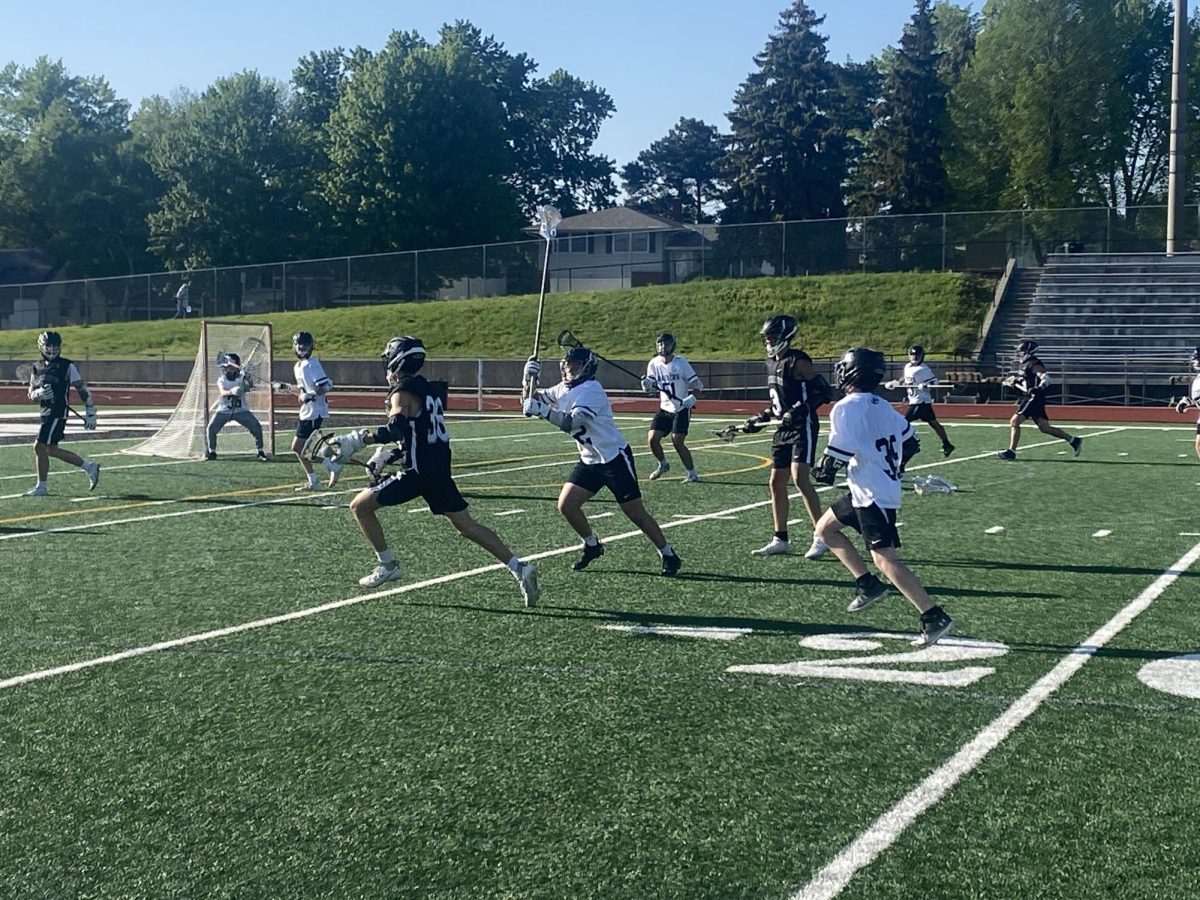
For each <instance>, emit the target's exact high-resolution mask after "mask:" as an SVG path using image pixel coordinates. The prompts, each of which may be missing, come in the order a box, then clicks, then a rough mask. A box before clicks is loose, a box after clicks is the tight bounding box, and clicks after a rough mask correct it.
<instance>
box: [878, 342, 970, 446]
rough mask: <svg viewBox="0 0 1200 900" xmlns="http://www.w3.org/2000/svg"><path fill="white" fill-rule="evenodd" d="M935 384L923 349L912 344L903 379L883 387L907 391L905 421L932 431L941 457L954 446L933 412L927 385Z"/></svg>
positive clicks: (935, 379)
mask: <svg viewBox="0 0 1200 900" xmlns="http://www.w3.org/2000/svg"><path fill="white" fill-rule="evenodd" d="M936 383H937V376H936V375H934V374H933V369H931V368H929V366H927V365H925V348H924V347H922V346H921V345H920V344H914V345H913V346H912V347H909V348H908V362H907V363H906V364H905V366H904V377H903V378H901V379H900V380H899V381H889V382H888V383H887V384H885V385H884V387H886V388H887V389H888V390H889V391H894V390H895V389H896V388H898V387H902V388H904V389H905V390H907V391H908V409H906V410H905V411H904V419H905V421H907V422H909V423H912V422H914V421H916V422H925V423H926V424H928V425H929V427H930V428H932V429H933V433H934V434H936V435H937V436H938V439H939V440H941V442H942V456H949V455H950V454H951V453H953V452H954V445H953V444H952V443H950V439H949V438H948V437H946V429H945V428H943V427H942V423H941V422H939V421H938V418H937V413H935V412H934V411H933V394H931V393H930V392H929V385H931V384H936Z"/></svg>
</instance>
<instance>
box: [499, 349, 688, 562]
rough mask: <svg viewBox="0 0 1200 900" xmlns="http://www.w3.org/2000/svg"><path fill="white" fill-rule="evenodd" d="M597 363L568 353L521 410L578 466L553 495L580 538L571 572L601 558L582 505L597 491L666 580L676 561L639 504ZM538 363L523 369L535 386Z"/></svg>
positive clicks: (584, 353)
mask: <svg viewBox="0 0 1200 900" xmlns="http://www.w3.org/2000/svg"><path fill="white" fill-rule="evenodd" d="M598 365H599V360H597V359H596V354H594V353H592V351H591V350H589V349H588V348H587V347H574V348H572V349H570V350H568V351H567V352H566V355H565V356H564V357H563V358H562V362H561V363H560V370H561V372H562V381H561V382H560V383H559V384H556V385H554V387H551V388H547V389H546V390H544V391H536V392H534V394H533V396H531V397H530V398H529V399H527V400H526V401H525V402H524V404H523V405H522V407H521V410H522V412H524V413H525V415H527V416H530V417H531V418H532V417H533V416H538V417H540V418H543V419H546V420H548V421H549V422H550V424H551V425H554V426H556V427H558V428H559V429H561V430H562V431H564V432H566V433H567V434H569V435H570V436H571V437H573V438H574V439H575V443H576V444H577V445H578V446H579V459H580V461H579V462H578V463H576V464H575V468H574V469H572V470H571V474H570V475H569V476H567V482H566V484H564V485H563V487H562V491H561V492H560V493H559V495H558V511H559V512H560V513H562V515H563V518H565V519H566V520H567V522H568V524H570V526H571V527H572V528H574V529H575V533H576V534H578V535H579V536H580V537H581V538H583V552H582V553H581V555H580V556H579V558H578V559H577V560H575V563H574V564H573V565H572V568H573V569H574V570H575V571H576V572H581V571H583V570H584V569H586V568H587V567H588V565H589V564H590V563H591V562H592V560H595V559H599V558H600V557H601V556H603V555H604V545H603V544H602V543H600V541H599V539H598V538H597V537H596V534H595V532H593V531H592V526H591V523H589V522H588V518H587V515H586V514H585V513H584V511H583V504H584V503H586V502H587V501H588V500H590V499H591V498H592V497H594V496H595V495H596V492H597V491H599V490H600V489H601V488H603V487H607V488H608V489H609V490H610V491H612V494H613V496H614V497H615V498H616V500H617V504H618V505H619V506H620V507H621V512H623V513H625V515H626V517H628V519H629V521H631V522H632V523H633V524H634V525H636V526H637V527H638V528H640V529H641V530H642V533H643V534H644V535H646V537H647V538H649V539H650V543H652V544H653V545H654V546H655V547H656V548H657V549H658V552H659V554H660V555H661V556H662V573H663V575H666V576H667V577H668V578H670V577H674V576H675V575H676V574H677V573H678V572H679V566H680V562H681V561H680V559H679V556H678V555H677V554H676V553H675V551H674V549H672V547H671V545H670V544H669V543H667V539H666V538H665V537H664V536H663V532H662V528H660V527H659V524H658V522H657V521H656V520H655V519H654V517H653V516H652V515H650V513H649V512H647V510H646V507H645V505H644V504H643V503H642V491H641V488H639V487H638V480H637V471H636V470H635V469H634V466H633V451H632V450H631V449H630V448H629V442H628V441H627V440H625V437H624V435H622V434H621V432H620V431H619V430H618V429H617V426H616V423H615V422H614V421H613V413H612V404H611V403H609V400H608V395H607V394H605V393H604V388H603V387H601V385H600V382H598V381H596V380H595V379H596V367H597V366H598ZM539 374H541V363H539V362H538V361H537V359H535V358H531V359H530V360H529V361H528V362H527V363H526V364H525V381H526V382H531V383H533V384H536V383H537V378H538V375H539Z"/></svg>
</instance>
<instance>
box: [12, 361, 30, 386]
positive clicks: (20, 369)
mask: <svg viewBox="0 0 1200 900" xmlns="http://www.w3.org/2000/svg"><path fill="white" fill-rule="evenodd" d="M33 373H34V368H33V363H21V364H20V365H19V366H17V372H16V375H17V381H20V382H22V383H23V384H33Z"/></svg>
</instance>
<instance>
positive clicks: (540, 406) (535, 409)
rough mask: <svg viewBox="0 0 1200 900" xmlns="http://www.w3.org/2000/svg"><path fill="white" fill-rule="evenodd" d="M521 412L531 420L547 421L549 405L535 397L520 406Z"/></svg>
mask: <svg viewBox="0 0 1200 900" xmlns="http://www.w3.org/2000/svg"><path fill="white" fill-rule="evenodd" d="M521 412H523V413H524V414H525V415H527V416H529V418H531V419H533V418H538V419H548V418H550V404H549V403H546V402H545V401H544V400H539V399H537V398H536V397H530V398H529V399H528V400H526V401H525V402H524V403H522V404H521Z"/></svg>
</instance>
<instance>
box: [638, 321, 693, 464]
mask: <svg viewBox="0 0 1200 900" xmlns="http://www.w3.org/2000/svg"><path fill="white" fill-rule="evenodd" d="M654 349H655V350H656V351H657V355H656V356H654V357H653V358H652V359H651V360H650V361H649V362H648V363H646V374H645V375H644V376H643V377H642V390H644V391H645V392H646V393H647V394H652V395H657V396H658V407H659V409H658V412H657V413H655V414H654V419H653V420H652V421H651V422H650V431H649V433H647V435H646V438H647V440H648V441H649V442H650V452H651V453H652V454H654V458H655V459H656V460H658V468H656V469H655V470H654V471H653V472H651V473H650V480H651V481H657V480H658V479H659V478H662V476H664V475H666V474H667V472H669V471H670V470H671V465H670V463H668V462H667V458H666V456H665V455H664V454H663V447H662V439H663V437H664V436H665V435H667V434H670V435H671V445H672V446H673V447H674V448H675V452H676V453H678V454H679V461H680V462H682V463H683V469H684V471H685V472H686V473H687V474H686V475H685V476H684V478H683V480H684V482H685V483H691V484H694V483H695V482H697V481H699V480H700V476H699V475H697V474H696V464H695V462H694V461H693V460H692V452H691V451H690V450H689V449H688V448H687V443H686V441H687V433H688V426H689V424H690V423H691V415H692V408H693V407H694V406H695V405H696V401H697V400H698V399H699V397H700V392H701V391H702V390H703V389H704V384H703V383H702V382H701V381H700V377H699V376H698V375H697V374H696V370H695V369H693V368H692V364H691V363H689V362H688V361H687V360H686V359H684V358H683V357H682V356H678V355H676V353H675V336H674V335H673V334H671V333H670V332H668V331H664V332H662V333H661V334H659V336H658V337H656V338H655V339H654Z"/></svg>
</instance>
